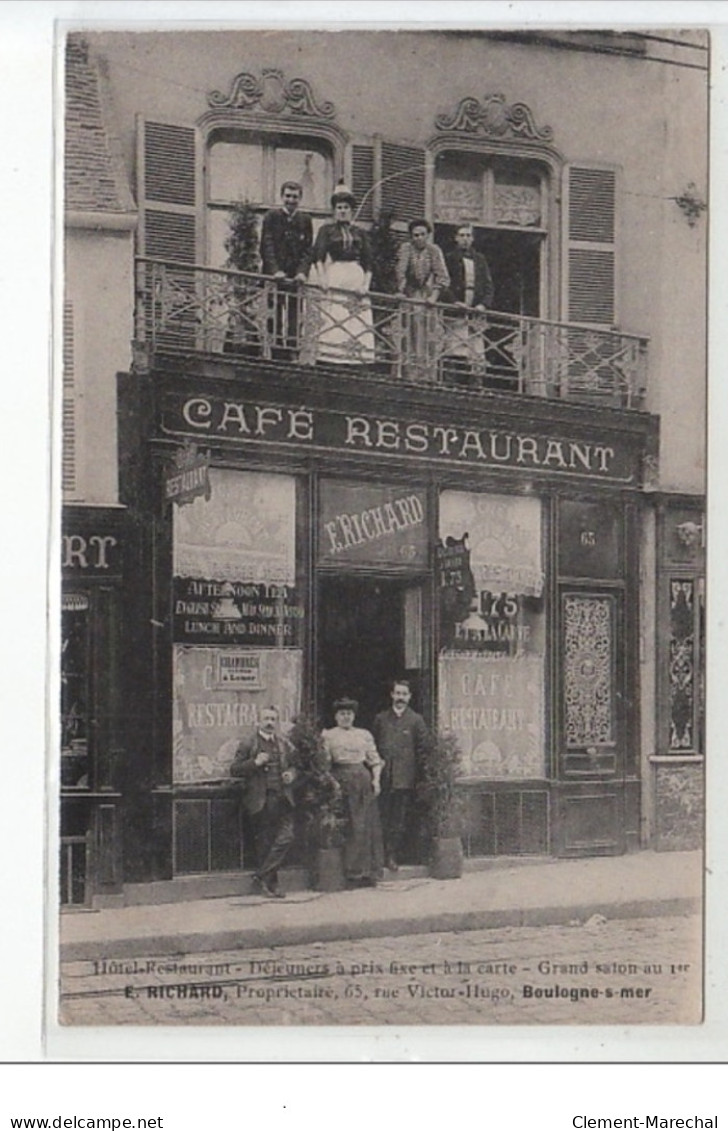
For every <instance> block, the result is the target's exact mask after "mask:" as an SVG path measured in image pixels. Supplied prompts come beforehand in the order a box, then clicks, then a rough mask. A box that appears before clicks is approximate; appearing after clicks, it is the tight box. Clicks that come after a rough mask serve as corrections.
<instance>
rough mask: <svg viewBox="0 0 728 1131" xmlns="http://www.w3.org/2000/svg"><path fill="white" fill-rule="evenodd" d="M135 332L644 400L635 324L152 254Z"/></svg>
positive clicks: (327, 364)
mask: <svg viewBox="0 0 728 1131" xmlns="http://www.w3.org/2000/svg"><path fill="white" fill-rule="evenodd" d="M135 339H136V342H137V344H138V345H139V346H140V347H141V348H142V349H143V350H145V351H146V353H147V355H148V356H149V355H154V354H158V353H172V354H179V353H185V354H194V353H202V354H206V355H218V356H220V357H222V358H225V359H228V360H230V361H231V362H235V363H243V362H253V361H254V362H256V363H261V362H262V363H274V364H276V365H281V364H283V365H285V366H291V367H296V368H299V367H312V366H315V367H316V368H317V370H319V371H323V372H326V373H330V374H331V375H332V376H339V377H342V378H344V379H345V378H346V377H347V376H361V375H362V374H365V375H366V376H367V379H370V380H375V381H382V382H385V383H387V384H390V385H392V384H394V385H401V386H403V387H414V386H429V387H445V388H458V389H460V390H462V391H465V392H470V393H472V394H473V395H478V394H480V392H481V391H482V390H487V391H490V392H493V391H495V392H498V391H501V392H505V393H510V394H515V395H522V396H526V397H547V398H550V399H558V400H566V401H571V402H576V403H581V404H591V405H603V406H609V407H614V408H626V409H641V408H643V407H644V396H645V390H646V383H647V353H648V349H647V346H648V340H647V338H645V337H640V336H637V335H634V334H624V333H621V332H619V331H614V330H602V329H596V328H592V327H586V326H580V325H576V324H573V323H567V322H553V321H548V320H546V319H541V318H527V317H522V316H519V315H513V314H503V313H500V312H498V311H486V312H475V311H468V310H467V309H466V308H464V307H458V306H451V305H446V304H442V303H435V304H428V303H425V302H419V301H415V300H411V299H404V298H402V297H401V296H394V295H384V294H375V293H367V294H366V295H360V294H353V293H352V292H349V291H334V290H329V291H323V290H321V289H320V288H318V287H313V286H309V285H308V284H301V285H298V284H293V283H290V282H288V281H287V280H281V279H274V278H270V277H267V276H263V275H257V274H247V273H242V272H238V271H225V270H219V269H211V268H205V267H197V266H193V265H191V264H184V263H175V262H171V261H161V260H152V259H139V260H137V267H136V314H135Z"/></svg>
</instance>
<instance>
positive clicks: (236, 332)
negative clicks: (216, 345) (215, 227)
mask: <svg viewBox="0 0 728 1131" xmlns="http://www.w3.org/2000/svg"><path fill="white" fill-rule="evenodd" d="M259 243H260V236H259V232H258V216H257V214H256V211H255V209H254V208H253V206H252V204H251V203H250V201H249V200H247V199H246V200H238V201H236V202H235V204H234V205H233V207H232V210H231V212H230V220H229V231H228V234H227V236H226V238H225V251H226V252H227V259H226V260H225V267H226V269H227V270H232V271H243V272H246V273H247V275H248V276H250V275H251V274H256V273H257V272H259V271H260V253H259ZM225 289H226V303H227V307H228V314H229V324H230V325H229V336H228V335H226V341H227V340H229V342H230V345H231V346H232V348H233V350H234V351H235V352H246V351H247V350H248V349H251V348H252V349H257V348H258V347H259V346H260V333H259V330H258V326H257V324H258V323H259V321H260V319H261V318H264V317H265V310H266V292H265V289H264V288H262V287H261V284H260V282H258V281H256V280H253V279H250V278H249V277H248V278H239V279H234V280H233V281H232V282H229V281H228V282H227V283H226V288H225ZM261 304H262V305H261ZM216 321H217V319H216Z"/></svg>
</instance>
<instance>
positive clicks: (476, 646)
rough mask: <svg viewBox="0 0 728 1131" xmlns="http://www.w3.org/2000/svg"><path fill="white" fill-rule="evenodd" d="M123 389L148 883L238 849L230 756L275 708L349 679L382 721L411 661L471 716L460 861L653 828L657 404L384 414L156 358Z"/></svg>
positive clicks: (325, 717)
mask: <svg viewBox="0 0 728 1131" xmlns="http://www.w3.org/2000/svg"><path fill="white" fill-rule="evenodd" d="M145 381H148V384H147V385H145ZM121 390H122V392H121V403H122V405H123V406H124V407H125V410H126V418H127V421H128V422H129V429H130V430H129V433H128V442H129V443H130V444H132V445H136V451H137V456H138V458H136V459H135V460H129V461H127V462H126V464H125V466H126V467H127V480H126V483H125V486H124V490H125V493H126V495H127V498H128V500H131V501H132V504H133V507H134V509H135V513H136V518H137V521H136V523H135V528H136V529H137V532H138V533H137V549H136V553H135V555H134V558H135V565H136V570H137V572H136V576H135V580H134V581H133V588H134V592H135V594H136V596H135V599H134V602H133V604H134V605H135V610H136V611H135V612H131V610H130V613H131V615H132V617H133V616H136V617H137V622H136V623H137V628H136V631H135V632H134V633H133V636H134V639H135V641H136V648H135V654H136V664H137V666H136V669H135V671H131V672H130V678H131V680H132V688H131V694H132V695H134V698H135V701H136V702H137V703H139V704H140V705H141V706H140V710H139V712H138V713H137V715H136V718H137V724H138V725H137V727H136V731H135V734H136V741H134V742H130V744H129V746H130V751H133V752H132V754H131V759H132V761H133V760H134V759H136V765H137V771H136V772H135V770H134V767H133V765H131V764H130V765H129V773H128V774H127V779H135V781H136V786H135V787H134V788H135V789H136V802H135V804H134V806H133V807H134V810H135V813H136V817H135V821H136V825H135V828H136V836H135V837H134V838H131V837H128V838H127V849H126V850H125V854H126V856H127V857H128V858H129V859H128V862H127V864H125V867H127V871H128V873H129V874H130V875H131V876H132V877H133V878H136V879H139V880H142V879H154V878H156V879H164V878H170V877H172V876H190V875H194V874H201V875H208V874H215V873H217V874H219V873H224V872H230V871H237V870H240V869H246V868H248V867H250V865H251V860H250V857H249V847H248V840H249V838H248V836H247V830H246V829H245V826H244V823H243V817H242V814H241V809H240V805H239V799H238V794H237V792H236V789H235V788H234V786H233V785H232V784H231V783H230V782H229V780H228V768H229V765H230V762H231V760H232V758H233V755H234V751H235V747H236V745H237V743H238V741H239V740H240V738H241V736H242V735H243V734H244V733H245V732H246V731H248V730H250V729H252V728H254V727H255V726H256V724H257V721H258V718H259V714H260V710H261V708H262V707H263V706H266V705H268V704H270V703H275V704H276V705H277V706H278V707H279V708H280V711H281V716H282V721H283V723H284V725H285V724H287V723H289V722H290V721H291V720H292V719H293V718H294V717H295V716H296V715H297V714H299V713H300V712H302V711H303V712H306V713H307V714H309V715H310V716H311V717H312V718H314V719H315V720H316V721H317V722H318V723H319V724H320V725H330V723H331V713H330V707H331V703H332V700H333V699H334V698H335V697H336V696H337V695H339V694H342V693H347V694H350V695H353V696H355V697H356V698H357V699H358V701H359V703H360V714H359V724H360V725H363V726H368V725H370V724H371V722H372V719H373V717H374V714H375V713H376V712H377V711H378V710H381V709H382V708H383V707H384V706H386V705H387V703H388V685H389V682H390V681H391V679H392V678H393V677H395V676H405V677H406V678H407V679H408V680H410V682H411V684H412V687H413V691H414V704H415V706H416V707H417V709H419V710H420V711H421V712H422V713H423V714H424V715H425V717H426V719H427V721H428V723H429V724H430V725H431V726H432V727H438V728H441V729H448V730H452V731H453V732H454V733H455V734H456V735H457V737H458V740H459V743H460V747H461V750H462V755H463V774H462V783H461V786H462V790H463V792H464V794H465V798H466V822H465V836H464V845H465V850H466V853H467V854H468V855H469V856H502V855H528V854H548V853H552V854H556V855H591V854H616V853H622V852H625V851H628V850H630V849H634V848H636V847H637V846H638V844H639V837H640V790H641V783H640V776H639V774H640V770H639V757H638V725H639V719H638V704H639V691H638V688H639V654H638V649H639V607H640V594H639V552H638V541H639V524H640V514H641V512H642V508H643V507H644V506H646V505H647V502H646V499H645V496H644V493H643V489H642V468H643V464H644V462H645V454H646V453H647V452H648V451H652V452H653V451H654V448H655V444H656V424H655V421H654V419H653V418H650V417H648V416H647V415H646V414H639V415H636V414H626V413H619V412H611V413H609V414H607V415H606V417H605V416H604V415H603V414H601V413H595V412H594V411H590V410H589V409H588V408H577V407H575V406H569V407H568V409H565V408H564V407H563V406H560V405H558V404H556V405H553V404H548V405H547V404H546V402H543V405H541V404H540V403H539V404H538V406H537V407H538V408H539V410H541V411H539V412H538V414H536V413H533V414H532V415H528V414H527V413H525V412H524V407H525V406H524V403H523V401H522V400H521V401H520V403H518V404H516V403H515V399H514V400H513V401H510V400H509V399H508V398H503V397H500V398H495V397H494V398H479V399H478V400H477V401H474V400H473V398H467V397H462V396H461V397H457V396H456V397H454V398H452V403H451V404H446V403H444V402H443V401H442V400H441V399H439V398H438V397H437V396H436V395H433V394H432V393H430V394H429V395H428V396H427V397H423V398H420V399H418V401H417V403H413V404H410V405H408V406H407V408H406V409H405V408H404V407H403V405H402V403H401V401H399V402H398V401H397V400H395V399H394V398H392V397H390V399H389V401H388V402H387V403H384V404H380V405H379V407H377V408H374V407H373V401H372V398H371V395H368V394H367V391H366V389H365V388H362V387H361V386H358V387H355V386H354V385H352V386H351V389H350V390H349V391H348V392H347V393H346V394H343V393H342V392H341V391H340V390H339V391H338V392H337V393H335V394H334V395H332V393H331V390H330V388H328V387H327V386H326V385H325V383H323V382H318V383H317V382H316V381H315V380H314V379H309V381H308V383H307V387H306V388H305V389H301V388H298V389H296V390H294V391H293V392H292V391H291V388H290V383H288V384H287V383H286V382H285V381H284V380H282V379H279V380H278V381H276V379H275V378H273V379H271V380H269V381H268V382H267V384H266V386H265V387H264V388H263V386H261V384H260V383H258V384H255V383H253V382H249V383H248V384H247V385H246V384H245V382H243V381H240V382H237V381H236V382H235V383H232V382H228V383H224V382H215V381H210V380H209V379H208V380H205V381H202V380H196V379H195V378H192V377H181V376H179V375H178V374H173V375H170V374H166V373H162V372H159V373H155V374H154V380H153V383H152V381H151V379H147V378H145V377H142V376H135V377H133V378H128V379H124V380H123V381H122V385H121ZM145 655H146V661H144V660H143V659H142V658H141V657H143V656H145ZM131 668H132V669H133V668H134V665H133V664H132V665H131ZM134 680H136V687H137V693H135V692H134V690H133V686H134ZM142 717H146V722H147V725H146V726H144V725H141V721H140V720H141V719H142ZM416 852H417V845H416V843H415V844H414V845H413V853H414V854H415V855H416Z"/></svg>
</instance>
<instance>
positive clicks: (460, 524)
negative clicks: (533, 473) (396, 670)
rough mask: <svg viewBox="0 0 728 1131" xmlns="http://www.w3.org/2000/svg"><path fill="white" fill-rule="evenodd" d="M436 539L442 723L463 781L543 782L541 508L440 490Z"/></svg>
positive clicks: (505, 498) (521, 500)
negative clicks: (458, 752)
mask: <svg viewBox="0 0 728 1131" xmlns="http://www.w3.org/2000/svg"><path fill="white" fill-rule="evenodd" d="M439 531H440V540H439V544H438V564H439V570H438V573H439V579H438V580H439V593H440V657H439V696H440V710H439V717H440V722H441V725H442V726H444V727H446V728H447V729H450V730H452V731H454V732H455V734H456V735H457V736H458V739H459V740H460V745H461V748H462V751H463V755H464V761H465V776H466V777H471V778H487V779H491V780H497V779H511V778H515V779H523V778H534V777H543V776H544V773H545V756H544V721H543V720H544V670H545V669H544V658H545V614H544V597H543V581H544V579H543V568H542V554H541V503H540V501H539V500H538V499H531V498H516V497H510V496H506V495H484V494H483V495H481V494H476V493H471V492H462V491H445V492H443V494H442V495H441V497H440V525H439Z"/></svg>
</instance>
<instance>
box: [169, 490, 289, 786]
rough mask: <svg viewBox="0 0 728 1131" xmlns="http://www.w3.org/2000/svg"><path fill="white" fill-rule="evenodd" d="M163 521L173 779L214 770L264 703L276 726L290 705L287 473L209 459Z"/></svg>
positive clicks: (218, 773) (213, 774) (214, 775)
mask: <svg viewBox="0 0 728 1131" xmlns="http://www.w3.org/2000/svg"><path fill="white" fill-rule="evenodd" d="M173 529H174V554H173V567H174V569H173V573H174V577H173V594H172V600H173V615H172V624H173V639H174V646H173V682H174V697H173V731H174V780H175V781H176V782H200V781H205V780H220V779H225V778H226V777H227V774H228V771H229V765H230V762H231V761H232V758H233V756H234V753H235V747H236V745H237V743H238V742H239V741H240V734H241V732H244V731H246V730H249V729H252V728H254V727H255V726H257V724H258V721H259V719H260V711H261V709H262V707H264V706H267V705H268V704H269V703H271V702H275V703H276V704H277V705H278V707H279V709H280V712H281V720H282V722H283V723H284V724H286V723H288V722H290V721H291V719H292V718H293V716H294V715H295V714H296V712H297V711H298V710H299V706H300V687H301V671H302V655H303V653H302V645H301V642H302V639H303V627H304V619H305V610H304V606H303V603H302V598H301V596H300V594H301V592H302V586H301V585H300V579H299V578H297V573H296V481H295V479H294V478H293V477H291V476H287V475H277V474H268V473H258V472H242V471H235V470H232V469H222V468H211V469H210V490H209V497H205V496H202V495H201V496H198V497H197V498H195V499H194V500H193V501H192V502H191V503H187V504H185V505H183V506H175V510H174V521H173Z"/></svg>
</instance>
